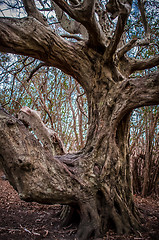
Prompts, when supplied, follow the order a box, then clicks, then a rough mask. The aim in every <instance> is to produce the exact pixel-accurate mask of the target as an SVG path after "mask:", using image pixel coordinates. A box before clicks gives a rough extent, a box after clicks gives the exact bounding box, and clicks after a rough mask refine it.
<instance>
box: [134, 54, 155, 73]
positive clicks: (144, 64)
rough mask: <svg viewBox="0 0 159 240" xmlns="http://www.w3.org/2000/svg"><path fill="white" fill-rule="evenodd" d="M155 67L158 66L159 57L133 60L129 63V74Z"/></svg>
mask: <svg viewBox="0 0 159 240" xmlns="http://www.w3.org/2000/svg"><path fill="white" fill-rule="evenodd" d="M157 65H159V55H156V56H154V57H151V58H149V59H145V60H133V62H131V73H133V72H135V71H138V70H144V69H149V68H152V67H155V66H157Z"/></svg>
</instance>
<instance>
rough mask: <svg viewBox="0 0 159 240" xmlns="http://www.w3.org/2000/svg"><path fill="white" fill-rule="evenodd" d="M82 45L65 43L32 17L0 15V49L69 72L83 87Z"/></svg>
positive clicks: (83, 56) (84, 66)
mask: <svg viewBox="0 0 159 240" xmlns="http://www.w3.org/2000/svg"><path fill="white" fill-rule="evenodd" d="M82 48H83V45H82V44H78V43H72V44H71V43H70V42H67V41H66V40H64V39H63V38H61V37H60V36H58V35H56V34H55V32H54V31H53V30H51V29H50V28H48V27H46V26H44V25H43V24H41V23H40V22H39V21H37V20H36V19H35V18H32V17H27V18H23V19H16V18H0V51H2V52H9V53H16V54H21V55H26V56H29V57H33V58H36V59H39V60H40V61H42V62H44V63H45V65H47V66H54V67H57V68H58V69H60V70H62V71H63V72H64V73H67V74H69V75H71V76H72V77H74V78H75V79H76V80H77V81H79V83H80V84H81V85H82V86H83V87H84V89H86V88H87V87H89V86H88V85H89V82H88V78H87V79H84V78H83V76H84V73H85V71H86V68H87V67H88V66H87V65H86V64H84V62H85V61H86V62H87V60H88V59H87V56H86V55H85V53H84V51H82ZM81 60H82V62H83V64H81Z"/></svg>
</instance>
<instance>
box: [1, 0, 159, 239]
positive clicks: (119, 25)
mask: <svg viewBox="0 0 159 240" xmlns="http://www.w3.org/2000/svg"><path fill="white" fill-rule="evenodd" d="M136 2H137V1H136ZM132 4H133V1H131V0H128V1H126V0H117V1H115V0H110V1H100V0H69V1H68V0H51V1H43V0H41V1H34V0H23V1H22V6H21V7H23V8H24V9H25V12H26V13H27V15H26V16H25V17H24V16H22V18H16V17H12V18H11V17H1V18H0V51H2V52H8V53H16V54H21V55H26V56H30V57H33V58H36V59H39V60H40V61H41V62H42V64H43V65H46V66H54V67H57V68H59V69H61V70H62V71H63V72H64V73H66V74H68V75H71V76H72V77H74V78H75V79H76V81H77V82H78V83H80V84H81V86H82V87H83V89H84V91H85V93H86V95H87V100H88V110H89V129H88V135H87V141H86V144H85V147H84V148H83V149H81V150H80V151H79V152H77V153H74V154H63V155H56V154H53V151H52V148H49V147H48V148H45V147H44V145H43V144H42V143H41V141H38V139H36V138H35V137H34V135H33V134H32V133H30V132H29V130H28V128H26V127H25V125H24V124H23V123H22V122H21V121H20V120H18V119H16V118H14V117H12V116H10V115H9V114H8V113H6V112H4V111H3V110H1V114H0V120H1V121H0V122H1V125H0V136H1V137H0V159H1V162H2V164H3V167H4V169H5V172H6V174H7V176H8V179H9V181H10V183H11V184H12V185H13V186H14V188H15V189H16V190H17V191H18V193H19V196H20V198H21V199H23V200H26V201H37V202H39V203H49V204H54V203H60V204H66V205H69V206H70V207H71V208H72V209H74V211H76V210H77V212H78V214H79V216H80V218H79V219H80V220H79V226H78V231H77V236H78V238H79V239H80V240H81V239H83V240H84V239H89V237H90V236H94V238H96V237H98V236H100V235H104V233H105V232H106V231H107V229H108V228H109V227H113V228H114V229H115V230H116V231H117V232H118V233H119V234H122V233H128V232H130V231H132V230H134V231H135V230H136V229H138V227H139V217H138V213H137V210H136V209H135V207H134V204H133V198H132V194H131V188H130V186H131V183H130V172H129V156H128V153H127V148H128V134H129V117H130V113H131V111H132V110H133V109H134V108H137V107H140V106H146V105H153V104H159V74H158V73H157V71H154V72H153V73H152V74H151V75H148V76H146V77H144V76H143V77H136V78H134V77H133V78H131V74H132V73H135V72H136V71H138V70H144V69H149V68H152V67H155V66H157V65H158V64H159V55H155V56H153V57H151V58H148V59H135V58H132V57H130V55H129V54H128V52H129V51H131V50H132V49H133V48H135V47H137V46H143V48H144V47H147V48H148V47H149V43H150V41H151V39H150V36H151V34H150V32H151V30H150V28H149V25H148V21H147V19H146V14H145V10H144V3H143V1H141V0H138V7H139V10H140V13H141V19H142V23H143V26H144V29H145V35H144V36H143V39H137V38H133V39H130V40H129V41H127V39H126V38H127V35H126V32H125V26H126V24H127V21H128V17H129V15H131V9H132ZM44 11H50V12H51V11H52V12H53V13H54V14H56V19H57V21H58V23H59V24H60V25H61V28H63V29H64V31H63V32H62V33H61V34H57V32H58V31H56V29H55V30H54V29H53V28H52V27H51V26H52V25H51V24H49V21H47V16H44V15H43V14H42V13H43V12H44ZM113 19H114V20H113ZM112 21H114V25H113V27H112Z"/></svg>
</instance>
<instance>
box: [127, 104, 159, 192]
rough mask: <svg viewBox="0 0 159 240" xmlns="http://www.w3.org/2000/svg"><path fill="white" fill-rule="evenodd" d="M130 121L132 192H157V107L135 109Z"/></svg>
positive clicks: (158, 148) (158, 173)
mask: <svg viewBox="0 0 159 240" xmlns="http://www.w3.org/2000/svg"><path fill="white" fill-rule="evenodd" d="M133 115H134V116H132V118H133V119H132V121H131V123H132V124H131V139H130V140H131V146H130V149H129V150H130V161H131V172H132V185H133V192H134V194H141V195H142V196H144V197H145V196H147V195H150V194H152V193H153V194H154V193H155V194H156V195H157V194H158V193H157V188H158V178H159V146H158V130H157V123H158V121H159V107H158V106H149V107H143V108H140V109H136V110H135V112H134V113H133Z"/></svg>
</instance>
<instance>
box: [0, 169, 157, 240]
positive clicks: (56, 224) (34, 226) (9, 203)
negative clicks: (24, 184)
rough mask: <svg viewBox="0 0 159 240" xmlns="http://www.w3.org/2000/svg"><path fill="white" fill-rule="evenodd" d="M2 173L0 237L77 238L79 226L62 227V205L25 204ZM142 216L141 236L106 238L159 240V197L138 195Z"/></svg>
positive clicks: (112, 236)
mask: <svg viewBox="0 0 159 240" xmlns="http://www.w3.org/2000/svg"><path fill="white" fill-rule="evenodd" d="M2 175H3V173H2V172H0V240H27V239H28V240H40V239H44V240H73V239H74V240H75V239H76V237H75V234H76V227H73V225H71V226H68V227H67V228H62V227H60V219H59V217H58V212H59V210H60V206H59V205H54V206H50V205H41V204H37V203H26V202H24V201H22V200H20V199H19V197H18V194H17V193H16V191H15V190H14V189H13V188H12V187H11V185H10V184H9V182H8V181H7V180H3V179H2V177H1V176H2ZM134 198H135V203H136V205H137V206H138V207H139V209H140V212H141V216H142V222H143V224H142V226H143V231H141V232H138V233H139V235H138V236H133V235H129V236H125V235H123V236H118V235H116V234H115V233H113V232H112V231H109V232H107V234H106V236H105V237H104V238H103V239H105V240H113V239H116V240H117V239H118V240H124V239H126V240H129V239H132V240H158V239H159V199H157V198H156V199H152V198H144V199H143V198H141V197H135V196H134Z"/></svg>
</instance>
